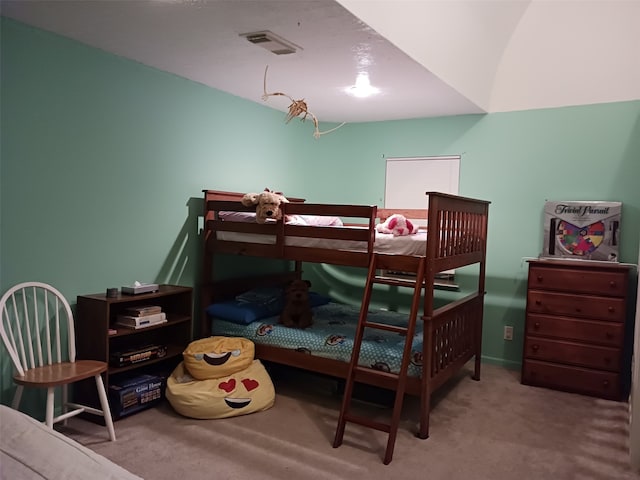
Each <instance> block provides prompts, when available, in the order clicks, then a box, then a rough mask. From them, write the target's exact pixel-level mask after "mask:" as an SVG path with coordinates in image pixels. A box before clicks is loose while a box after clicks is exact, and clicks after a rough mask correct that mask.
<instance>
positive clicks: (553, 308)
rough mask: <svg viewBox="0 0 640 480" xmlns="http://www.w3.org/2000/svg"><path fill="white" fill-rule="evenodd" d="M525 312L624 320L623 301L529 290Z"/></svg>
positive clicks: (616, 320) (612, 298)
mask: <svg viewBox="0 0 640 480" xmlns="http://www.w3.org/2000/svg"><path fill="white" fill-rule="evenodd" d="M527 311H528V313H544V314H555V315H564V316H567V317H577V318H592V319H595V320H606V321H610V322H623V321H624V318H625V300H624V299H623V298H614V297H596V296H594V295H571V294H568V293H553V292H546V291H540V290H529V292H528V293H527Z"/></svg>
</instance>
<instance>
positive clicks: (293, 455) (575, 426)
mask: <svg viewBox="0 0 640 480" xmlns="http://www.w3.org/2000/svg"><path fill="white" fill-rule="evenodd" d="M270 372H271V374H272V378H273V380H274V384H275V386H276V392H277V396H276V403H275V406H274V407H273V408H271V409H269V410H267V411H264V412H261V413H255V414H252V415H246V416H241V417H234V418H230V419H224V420H195V419H190V418H184V417H181V416H180V415H178V414H176V413H175V412H174V411H173V409H172V408H171V406H170V405H169V404H168V403H166V402H165V403H164V404H162V405H160V406H159V407H156V408H152V409H149V410H146V411H143V412H140V413H137V414H134V415H131V416H130V417H126V418H124V419H122V420H120V421H118V422H116V424H115V427H116V434H117V436H118V440H117V441H116V442H109V441H108V439H107V438H108V437H107V434H106V430H105V429H104V427H100V426H99V425H95V424H92V423H89V422H86V421H83V420H81V419H77V418H76V419H72V420H70V421H69V426H67V427H65V428H64V429H63V432H64V433H66V434H67V435H69V436H71V437H73V438H75V439H76V440H78V441H79V442H80V443H82V444H84V445H86V446H88V447H89V448H91V449H93V450H95V451H96V452H98V453H100V454H102V455H104V456H106V457H108V458H110V459H111V460H113V461H115V462H116V463H118V464H120V465H122V466H124V467H125V468H127V469H128V470H130V471H132V472H133V473H136V474H138V475H140V476H142V477H144V478H145V479H147V480H164V479H167V480H169V479H171V480H175V479H178V478H182V479H185V480H186V479H189V480H199V479H218V480H225V479H256V480H262V479H274V480H275V479H287V478H290V479H292V480H293V479H298V478H304V479H305V480H314V479H318V480H321V479H322V480H325V479H350V480H352V479H356V478H366V479H385V480H386V479H395V478H406V479H412V478H424V479H429V480H445V479H446V480H466V479H469V480H485V479H486V480H534V479H535V480H542V479H554V480H555V479H558V480H573V479H575V480H627V479H629V480H640V474H638V473H634V472H632V471H631V470H630V468H629V466H628V465H629V453H628V405H627V404H625V403H618V402H612V401H607V400H601V399H597V398H591V397H586V396H581V395H574V394H569V393H563V392H558V391H553V390H548V389H543V388H534V387H527V386H524V385H521V384H520V373H519V372H517V371H511V370H506V369H504V368H501V367H498V366H494V365H486V364H485V365H483V370H482V379H481V381H480V382H475V381H473V380H472V379H471V378H470V374H471V372H472V368H471V365H469V367H468V368H467V369H466V370H465V371H463V372H462V374H461V375H460V377H458V378H456V379H454V380H452V382H450V384H448V385H447V386H446V387H444V388H443V389H442V390H441V391H439V392H436V394H435V395H434V398H433V409H432V413H431V425H430V437H429V438H428V439H426V440H420V439H418V438H416V437H415V436H414V432H415V428H416V424H417V422H416V420H417V406H418V399H416V398H412V397H407V400H406V401H405V408H404V410H403V420H402V425H401V429H400V431H399V433H398V438H397V442H396V447H395V453H394V457H393V461H392V462H391V464H389V465H386V466H385V465H383V464H382V456H383V454H384V449H385V445H386V438H387V437H386V434H384V433H381V432H377V431H374V430H371V429H367V428H364V427H361V426H358V425H354V424H347V430H346V433H345V439H344V443H343V445H342V446H341V447H339V448H337V449H334V448H333V447H332V442H333V436H334V433H335V427H336V422H337V417H338V411H339V405H340V397H339V395H338V394H337V393H336V382H335V381H333V380H331V379H327V378H323V377H318V376H315V375H311V374H308V373H304V372H297V371H291V370H283V369H280V368H277V369H275V368H274V369H270ZM367 395H368V396H369V397H368V398H372V397H373V396H375V397H377V395H373V394H372V392H363V393H362V396H367ZM381 399H382V400H384V396H382V397H381ZM359 406H360V408H362V409H364V410H366V413H367V414H372V415H377V416H380V418H381V419H386V418H387V417H386V415H387V413H388V409H387V408H385V407H384V406H381V405H379V404H371V403H364V402H362V403H361V402H359Z"/></svg>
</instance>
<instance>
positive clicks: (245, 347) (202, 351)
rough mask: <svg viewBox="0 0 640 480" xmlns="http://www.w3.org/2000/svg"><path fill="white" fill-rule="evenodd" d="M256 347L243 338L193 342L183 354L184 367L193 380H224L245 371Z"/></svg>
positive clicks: (222, 338) (213, 338)
mask: <svg viewBox="0 0 640 480" xmlns="http://www.w3.org/2000/svg"><path fill="white" fill-rule="evenodd" d="M254 353H255V347H254V344H253V342H252V341H251V340H248V339H246V338H242V337H220V336H214V337H208V338H202V339H200V340H195V341H193V342H191V343H190V344H189V345H188V346H187V348H186V349H185V350H184V352H183V353H182V357H183V359H184V367H185V368H186V369H187V372H188V373H189V374H191V376H192V377H193V378H196V379H198V380H208V379H211V378H222V377H226V376H227V375H231V374H232V373H235V372H239V371H240V370H244V369H245V368H247V367H248V366H249V365H251V362H253V357H254Z"/></svg>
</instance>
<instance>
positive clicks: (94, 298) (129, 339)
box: [74, 285, 193, 418]
mask: <svg viewBox="0 0 640 480" xmlns="http://www.w3.org/2000/svg"><path fill="white" fill-rule="evenodd" d="M77 303H78V305H77V312H76V348H77V356H78V358H83V359H91V360H101V361H104V362H107V363H109V361H110V358H111V356H112V355H113V354H114V353H115V352H125V351H127V350H132V349H136V348H142V347H146V346H148V345H161V346H165V347H166V354H163V355H162V356H161V357H157V358H151V359H148V360H144V361H140V362H136V363H133V364H129V365H126V366H115V365H113V364H110V365H109V369H108V370H107V373H106V375H105V379H104V381H105V388H106V389H107V391H109V385H111V384H113V383H114V382H115V381H117V380H118V379H120V378H125V377H128V376H132V375H137V374H147V373H148V374H160V375H163V376H166V375H168V374H169V373H171V371H172V370H173V368H175V366H176V365H177V364H178V363H180V361H181V360H182V352H183V351H184V349H185V348H186V347H187V345H188V344H189V342H191V340H192V316H193V289H192V288H191V287H182V286H176V285H160V290H159V291H158V292H153V293H144V294H139V295H126V294H125V295H123V294H118V296H117V297H114V298H109V297H107V296H106V295H105V294H104V293H98V294H92V295H80V296H78V298H77ZM143 305H159V306H160V307H161V308H162V311H163V312H165V313H166V316H167V322H166V323H162V324H159V325H154V326H151V327H146V328H143V329H139V330H135V329H129V328H126V327H120V326H117V325H115V322H116V319H117V317H118V315H120V314H124V313H126V312H125V310H126V309H127V308H130V307H136V306H143ZM110 328H115V329H116V330H117V333H115V334H112V335H110V334H109V329H110ZM93 390H95V387H94V388H93ZM74 395H75V398H77V399H78V400H80V399H81V400H82V401H85V402H88V404H89V405H93V404H95V405H99V402H98V398H97V394H96V393H95V392H94V391H92V389H91V388H89V385H86V388H85V385H84V384H80V385H78V388H76V389H75V391H74ZM112 412H113V407H112ZM116 418H117V417H116Z"/></svg>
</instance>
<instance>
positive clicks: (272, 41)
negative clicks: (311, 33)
mask: <svg viewBox="0 0 640 480" xmlns="http://www.w3.org/2000/svg"><path fill="white" fill-rule="evenodd" d="M240 36H241V37H245V38H246V39H247V40H249V41H250V42H251V43H254V44H256V45H258V46H260V47H262V48H264V49H265V50H269V51H270V52H271V53H275V54H276V55H289V54H291V53H296V51H298V50H302V48H300V47H299V46H297V45H296V44H295V43H291V42H289V41H288V40H285V39H284V38H282V37H279V36H278V35H276V34H275V33H271V32H270V31H269V30H263V31H261V32H252V33H242V34H240Z"/></svg>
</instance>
